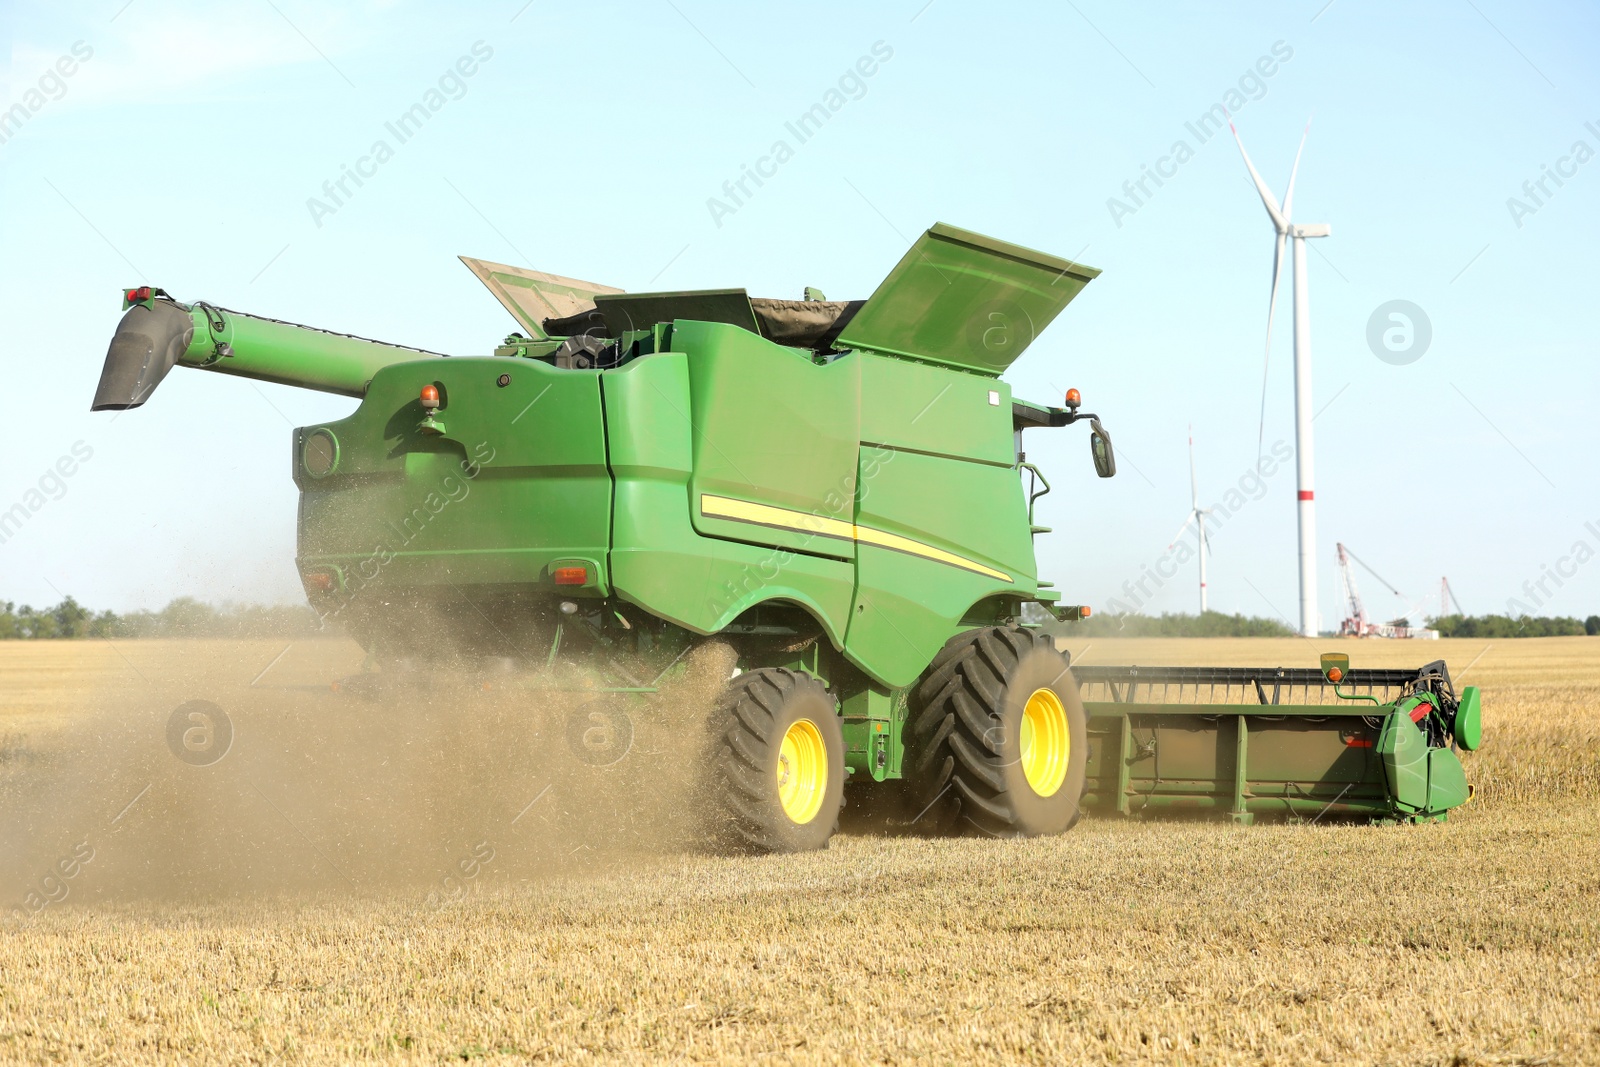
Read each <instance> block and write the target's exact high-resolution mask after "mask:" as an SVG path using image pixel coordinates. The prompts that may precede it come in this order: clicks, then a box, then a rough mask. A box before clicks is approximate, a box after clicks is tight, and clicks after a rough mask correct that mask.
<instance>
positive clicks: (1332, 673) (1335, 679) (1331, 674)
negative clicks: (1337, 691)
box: [1328, 667, 1344, 685]
mask: <svg viewBox="0 0 1600 1067" xmlns="http://www.w3.org/2000/svg"><path fill="white" fill-rule="evenodd" d="M1328 681H1330V682H1332V683H1333V684H1334V685H1338V684H1339V683H1340V682H1342V681H1344V671H1341V670H1340V669H1339V668H1338V667H1329V668H1328Z"/></svg>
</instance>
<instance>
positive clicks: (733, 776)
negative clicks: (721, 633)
mask: <svg viewBox="0 0 1600 1067" xmlns="http://www.w3.org/2000/svg"><path fill="white" fill-rule="evenodd" d="M801 720H807V721H809V722H811V724H812V725H813V726H815V727H816V731H817V736H818V737H819V738H820V740H821V743H822V746H823V750H824V752H825V759H824V760H823V761H822V765H823V766H824V768H825V773H826V778H825V782H824V783H823V785H822V787H821V788H820V789H819V790H817V792H818V793H820V803H819V804H818V805H817V807H816V810H815V813H814V814H812V815H811V816H810V817H809V818H807V819H806V820H805V821H804V822H796V821H795V820H794V819H793V818H791V817H790V816H789V814H788V813H787V812H786V811H785V810H784V807H783V802H782V800H781V799H780V795H779V785H780V781H781V780H782V776H783V775H784V774H785V772H786V770H787V768H786V766H785V765H784V764H783V762H782V755H783V753H782V748H783V740H784V737H785V735H786V734H787V733H788V732H789V729H790V728H791V727H792V726H795V724H796V723H799V722H800V721H801ZM715 761H716V762H715V766H716V788H717V793H718V798H717V799H718V801H719V805H720V808H721V814H722V815H723V819H722V820H721V823H722V826H721V828H722V830H723V831H724V833H723V834H722V836H723V837H724V838H725V843H726V844H728V845H730V846H732V847H733V848H736V849H740V850H743V851H748V852H807V851H811V850H812V849H821V848H827V847H828V839H829V838H830V837H832V836H833V834H834V832H835V831H836V830H837V829H838V828H839V808H840V806H841V804H842V803H843V800H844V779H845V773H844V730H843V727H842V726H841V725H840V722H839V712H838V707H837V705H836V703H835V701H834V699H833V697H832V695H831V694H829V692H828V687H827V686H825V685H824V684H823V683H822V681H821V680H820V679H818V678H817V677H815V676H814V675H811V674H807V673H806V672H804V671H793V670H789V669H787V668H783V667H763V668H761V669H759V670H754V671H748V672H746V673H744V674H741V675H740V676H739V677H737V678H735V679H734V680H733V681H732V682H730V683H729V685H728V688H727V690H726V691H725V692H724V694H723V698H722V700H721V701H720V702H719V704H718V708H717V735H716V753H715Z"/></svg>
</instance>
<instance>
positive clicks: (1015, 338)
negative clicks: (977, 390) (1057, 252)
mask: <svg viewBox="0 0 1600 1067" xmlns="http://www.w3.org/2000/svg"><path fill="white" fill-rule="evenodd" d="M1099 274H1100V271H1099V270H1097V269H1096V268H1094V267H1085V266H1083V265H1081V264H1078V263H1073V262H1072V261H1070V260H1066V259H1060V258H1058V257H1056V256H1050V255H1046V254H1044V253H1043V252H1035V251H1033V250H1032V249H1030V248H1023V247H1022V246H1020V245H1014V244H1007V243H1006V242H1005V241H997V240H995V239H994V238H992V237H985V236H983V235H982V234H977V233H972V232H970V231H968V230H958V229H956V228H955V227H954V226H946V225H945V224H944V223H942V222H941V223H936V224H934V226H933V228H932V229H930V230H929V231H928V232H927V233H925V234H923V235H922V236H921V237H919V238H917V243H916V244H914V245H912V246H911V249H910V251H908V252H907V253H906V254H905V256H904V257H903V258H902V259H901V260H900V262H899V263H898V264H897V265H896V266H895V268H894V270H892V271H890V272H889V276H888V277H887V278H885V279H884V280H883V281H882V282H881V283H880V284H879V285H878V288H877V290H876V291H875V292H874V293H873V294H872V296H871V298H870V299H868V300H867V302H866V304H865V305H864V306H863V307H862V308H861V310H860V311H858V312H856V315H855V317H854V318H853V319H851V320H850V322H849V325H847V326H846V327H845V328H844V330H843V332H842V333H840V335H839V340H838V342H837V343H838V345H839V346H840V347H841V348H870V349H872V350H874V351H877V352H883V353H886V354H889V355H896V356H907V357H910V358H912V359H919V360H927V361H929V362H931V363H942V364H944V365H946V366H950V367H957V368H960V369H961V370H967V371H976V372H978V373H980V374H992V375H998V374H1000V373H1002V372H1003V371H1004V370H1005V369H1006V368H1007V367H1009V366H1011V364H1012V363H1014V362H1016V360H1017V357H1018V356H1020V355H1022V353H1023V352H1024V351H1026V350H1027V347H1028V346H1029V345H1030V344H1032V343H1033V339H1034V338H1035V337H1037V336H1038V335H1039V334H1040V333H1041V332H1042V331H1043V330H1044V328H1045V327H1046V326H1049V325H1050V322H1051V320H1053V319H1054V318H1055V317H1056V316H1057V315H1058V314H1060V313H1061V309H1062V308H1064V307H1066V306H1067V304H1069V303H1070V302H1071V301H1072V298H1073V297H1075V296H1077V295H1078V293H1079V292H1080V291H1081V290H1082V289H1083V287H1084V286H1085V285H1088V284H1089V283H1090V282H1091V281H1093V280H1094V279H1095V278H1096V277H1098V276H1099Z"/></svg>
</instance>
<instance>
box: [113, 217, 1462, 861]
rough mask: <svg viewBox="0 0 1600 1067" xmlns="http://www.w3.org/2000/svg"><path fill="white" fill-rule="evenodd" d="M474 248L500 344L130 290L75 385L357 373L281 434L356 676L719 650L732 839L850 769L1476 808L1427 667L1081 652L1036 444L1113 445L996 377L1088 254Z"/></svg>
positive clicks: (1157, 798) (990, 815)
mask: <svg viewBox="0 0 1600 1067" xmlns="http://www.w3.org/2000/svg"><path fill="white" fill-rule="evenodd" d="M463 261H464V262H465V263H466V264H467V266H468V267H469V268H471V269H472V270H473V271H474V273H475V274H477V275H478V277H479V278H480V279H481V280H482V281H483V282H484V283H485V284H486V285H487V286H488V287H489V289H490V290H491V291H492V292H493V293H494V294H495V296H496V297H497V298H498V299H499V300H500V301H501V303H502V304H503V305H504V306H505V308H506V309H507V310H508V311H509V312H510V313H511V314H512V315H513V316H514V317H515V318H516V320H517V321H518V323H519V324H520V327H521V330H520V332H518V333H514V334H512V335H511V336H510V337H508V338H506V340H505V343H504V344H502V345H500V346H499V347H497V348H495V349H494V352H493V354H492V355H486V356H473V357H451V358H445V357H443V356H441V355H440V354H439V353H433V352H426V351H422V350H419V349H414V348H406V347H402V346H398V345H390V344H381V343H378V342H375V341H369V340H365V339H362V338H358V337H352V336H349V335H345V334H339V333H331V332H327V331H322V330H315V329H310V328H307V327H304V326H297V325H293V324H290V323H285V322H279V321H276V320H272V319H265V318H260V317H256V316H251V315H245V314H241V313H239V312H235V311H230V310H227V309H225V308H220V307H216V306H213V305H210V304H206V303H202V302H197V303H195V304H193V305H185V304H180V303H178V302H176V301H175V300H173V299H172V298H170V297H169V296H168V295H167V294H166V293H164V292H163V291H161V290H159V289H153V288H150V287H148V286H144V287H140V288H137V289H131V290H127V291H126V292H125V293H124V308H125V314H124V315H123V318H122V321H121V323H120V325H119V326H118V328H117V331H116V335H115V336H114V338H113V339H112V342H111V347H110V351H109V352H108V354H107V356H106V363H105V369H104V372H103V374H102V377H101V380H100V385H99V389H98V391H97V393H96V395H95V400H94V410H97V411H99V410H107V409H111V410H120V409H125V408H130V407H137V406H139V405H141V404H143V403H144V402H145V401H146V400H147V399H148V398H149V397H150V395H151V393H152V392H153V391H154V389H155V388H156V386H157V385H158V384H159V383H160V382H161V380H162V379H163V378H164V377H165V375H166V374H167V372H168V371H169V370H170V369H171V368H172V367H174V366H179V365H182V366H188V367H198V368H201V369H205V370H211V371H217V372H220V373H223V374H236V375H241V376H244V377H248V378H255V379H259V380H262V381H269V382H278V383H281V384H286V385H296V386H302V387H304V388H308V389H317V390H321V391H324V392H330V393H338V394H342V395H345V396H350V397H357V398H360V404H359V405H358V406H357V408H356V410H355V411H354V412H353V413H352V414H351V415H350V416H349V417H348V418H345V419H342V420H339V421H336V422H330V423H326V424H323V425H317V426H307V427H303V428H301V429H298V430H296V431H295V435H294V450H293V475H294V480H295V483H296V485H298V486H299V488H300V491H301V499H300V514H299V552H298V557H297V564H298V567H299V571H300V575H301V578H302V581H303V584H304V587H305V591H306V595H307V597H308V598H309V600H310V603H311V605H312V606H313V607H314V608H315V609H316V610H317V611H318V612H320V613H321V614H322V615H323V616H324V617H325V618H334V619H337V620H339V621H340V622H341V623H343V624H344V626H345V628H346V630H347V632H349V633H350V634H352V635H353V636H354V637H355V638H356V639H357V640H359V641H360V642H361V643H362V644H363V646H364V647H365V648H366V649H367V650H368V652H369V654H370V662H371V663H373V664H375V665H377V667H378V668H381V669H379V671H378V673H379V674H383V675H401V676H404V675H405V674H407V673H408V672H409V673H416V672H427V671H429V670H434V669H440V670H442V669H445V668H446V667H448V668H449V669H450V670H456V671H459V670H460V669H462V665H463V664H465V665H467V667H468V669H471V668H472V667H473V665H477V667H478V668H480V669H484V670H488V669H490V668H491V666H492V667H493V669H496V670H499V671H502V672H503V671H505V670H506V669H507V668H508V667H509V668H510V669H511V670H512V671H513V672H514V674H513V676H514V677H516V678H518V679H520V680H521V684H524V685H526V686H528V687H529V688H531V689H546V690H557V691H564V690H567V689H571V690H573V691H575V695H574V696H573V701H574V702H575V703H576V702H578V701H579V700H581V699H587V697H580V696H579V695H576V693H577V692H581V693H583V694H587V695H588V697H592V696H593V695H594V694H596V693H611V694H618V695H619V696H620V697H629V696H631V697H633V698H635V699H636V703H635V705H634V706H635V708H636V714H638V713H648V708H649V704H648V700H647V699H646V700H644V701H643V702H642V703H639V702H638V700H637V698H640V697H644V696H647V695H648V694H650V693H652V692H654V691H656V690H657V688H658V686H659V685H660V684H661V682H662V679H663V678H666V677H668V676H669V675H670V674H671V671H672V670H673V666H674V664H675V663H678V662H679V661H680V660H681V659H682V657H683V656H684V655H685V654H686V653H687V652H688V651H689V650H690V649H692V648H693V647H695V646H696V645H698V644H700V643H702V642H704V641H707V640H712V639H713V638H714V639H715V640H718V641H722V642H726V643H727V644H729V645H731V646H732V648H733V649H734V650H735V652H736V653H737V657H738V660H737V668H736V669H735V670H734V671H733V677H732V678H730V679H729V680H728V681H727V684H726V689H725V692H724V695H723V697H722V699H721V700H720V701H718V702H717V703H716V705H715V706H714V707H708V708H707V709H706V721H707V723H708V726H709V737H710V738H711V745H710V747H711V748H712V749H713V750H714V755H713V757H712V759H711V760H710V761H709V762H710V766H709V768H708V770H709V773H710V776H711V781H710V787H711V790H712V793H711V795H712V797H713V798H714V804H713V805H711V807H712V809H713V811H714V814H715V819H714V822H715V823H716V825H717V832H718V835H719V837H721V838H722V839H724V840H726V841H728V842H731V843H733V844H735V845H737V846H739V847H744V848H750V849H754V850H770V851H793V850H800V849H812V848H821V847H824V846H825V845H826V844H827V842H828V839H829V837H830V835H831V834H832V833H833V832H834V830H835V828H836V827H837V820H838V814H839V811H840V808H841V806H842V804H843V799H844V790H845V786H846V784H847V783H849V784H850V785H851V788H852V794H853V795H855V793H856V791H857V790H869V791H870V790H877V791H880V792H881V793H882V794H883V795H888V794H890V793H893V794H895V795H896V796H897V797H899V798H901V801H902V803H903V804H904V809H905V812H906V816H905V819H906V821H909V822H912V823H915V824H916V825H917V826H918V827H919V828H928V829H932V830H938V831H949V832H954V831H957V830H970V831H978V832H982V833H985V834H993V835H1035V834H1054V833H1059V832H1061V831H1064V830H1066V829H1067V828H1068V827H1070V826H1072V825H1073V823H1074V822H1076V821H1077V819H1078V817H1079V813H1080V811H1081V810H1083V809H1084V808H1103V809H1105V810H1107V811H1118V812H1127V813H1136V812H1142V811H1147V810H1148V811H1161V810H1174V809H1180V810H1181V809H1194V810H1215V811H1219V812H1221V811H1226V812H1228V813H1230V814H1231V815H1232V816H1233V817H1235V818H1236V819H1240V820H1244V821H1249V820H1250V819H1252V818H1253V817H1254V816H1256V815H1294V816H1310V817H1313V818H1317V817H1321V816H1322V815H1323V814H1325V813H1326V814H1335V815H1357V816H1367V817H1372V818H1378V819H1409V820H1415V819H1436V818H1443V817H1444V813H1445V812H1446V811H1448V810H1449V809H1450V808H1451V807H1453V806H1455V805H1458V804H1460V803H1462V802H1464V801H1465V800H1466V799H1467V798H1468V796H1469V790H1468V788H1467V786H1466V782H1465V776H1464V773H1463V771H1462V767H1461V764H1460V761H1459V760H1458V759H1457V757H1456V753H1455V750H1456V748H1458V747H1459V748H1466V749H1471V748H1473V747H1475V746H1476V744H1477V741H1478V726H1477V723H1478V697H1477V693H1476V691H1475V690H1473V689H1470V688H1469V689H1466V690H1464V691H1463V693H1462V694H1461V695H1460V696H1459V698H1458V696H1457V694H1456V693H1455V692H1454V690H1453V689H1452V688H1451V685H1450V681H1449V677H1448V674H1447V673H1446V672H1445V670H1444V667H1443V665H1442V664H1434V665H1430V666H1429V667H1425V668H1423V669H1422V670H1420V671H1410V672H1394V671H1377V672H1373V671H1367V672H1362V671H1356V672H1349V671H1348V666H1347V665H1343V666H1341V665H1338V664H1331V665H1329V664H1325V665H1324V668H1325V669H1323V670H1320V671H1318V670H1311V671H1307V670H1300V671H1294V670H1262V671H1243V672H1241V671H1238V670H1221V669H1206V670H1195V669H1189V668H1165V669H1154V668H1132V667H1080V668H1078V669H1077V670H1076V671H1074V670H1072V669H1070V666H1069V661H1068V657H1067V655H1066V653H1065V650H1064V644H1065V638H1066V636H1067V635H1068V634H1070V632H1071V631H1070V628H1071V625H1072V623H1073V621H1074V620H1077V619H1080V618H1082V617H1084V616H1087V615H1088V614H1089V609H1088V608H1087V607H1080V606H1072V605H1064V604H1062V603H1060V595H1059V593H1058V592H1057V591H1056V590H1055V588H1054V586H1053V585H1052V583H1050V582H1047V581H1042V580H1040V578H1039V575H1038V573H1037V566H1036V563H1035V555H1034V539H1035V538H1036V537H1037V536H1038V535H1040V534H1043V533H1046V532H1048V531H1047V530H1046V529H1045V528H1044V527H1041V526H1038V525H1036V524H1035V522H1034V506H1035V504H1036V502H1037V500H1038V499H1039V497H1041V496H1043V495H1044V494H1045V493H1047V492H1049V488H1050V487H1049V483H1048V481H1046V480H1045V478H1044V476H1043V474H1042V473H1041V472H1040V471H1039V470H1038V469H1037V468H1035V467H1034V466H1033V465H1032V464H1030V463H1029V462H1027V459H1026V456H1025V454H1024V452H1023V448H1022V434H1023V431H1025V430H1029V429H1042V428H1046V427H1049V428H1060V427H1067V426H1072V425H1074V424H1076V423H1079V422H1084V421H1087V423H1088V424H1089V427H1090V430H1089V441H1090V445H1091V454H1092V458H1093V463H1094V468H1095V470H1096V472H1097V473H1098V474H1099V475H1100V477H1102V478H1109V477H1111V476H1112V475H1113V474H1114V473H1115V460H1114V458H1113V454H1112V448H1111V440H1110V436H1109V435H1108V434H1107V432H1106V430H1105V429H1104V427H1103V426H1102V425H1101V424H1100V421H1099V419H1098V418H1097V417H1096V416H1094V415H1092V414H1089V413H1087V412H1085V411H1082V410H1081V408H1080V402H1079V397H1078V394H1077V392H1076V391H1075V390H1073V391H1069V392H1068V394H1067V395H1066V397H1065V402H1064V403H1063V404H1062V406H1059V407H1057V406H1047V405H1042V404H1036V403H1032V402H1029V401H1026V400H1021V399H1017V398H1015V397H1013V396H1012V395H1011V389H1010V387H1009V386H1008V385H1007V384H1006V383H1005V382H1004V381H1002V380H1001V379H1000V375H1001V374H1002V373H1003V372H1004V371H1005V370H1006V369H1007V368H1008V367H1009V366H1010V365H1011V364H1012V363H1013V362H1014V361H1015V360H1016V359H1017V358H1018V357H1019V356H1020V355H1021V354H1022V353H1023V351H1024V350H1025V349H1026V348H1027V347H1028V345H1029V344H1030V343H1031V342H1032V341H1033V340H1034V338H1035V337H1036V336H1037V334H1038V333H1039V332H1040V331H1042V330H1043V329H1045V328H1046V327H1047V326H1048V325H1049V324H1050V322H1051V321H1052V320H1053V319H1054V318H1055V317H1056V315H1057V314H1059V313H1060V312H1061V310H1062V309H1063V308H1065V307H1066V305H1067V304H1068V303H1070V302H1071V301H1072V299H1073V298H1074V297H1075V296H1077V295H1078V293H1079V292H1080V291H1081V290H1082V289H1083V287H1084V286H1085V285H1087V284H1088V283H1089V282H1090V281H1091V280H1093V279H1094V278H1095V277H1096V276H1097V275H1098V273H1099V272H1098V271H1097V270H1095V269H1094V268H1092V267H1085V266H1082V265H1080V264H1077V263H1072V262H1069V261H1068V260H1064V259H1058V258H1056V257H1054V256H1049V255H1044V254H1042V253H1039V252H1034V251H1031V250H1029V249H1026V248H1021V247H1019V246H1016V245H1012V244H1007V243H1005V242H1002V241H997V240H994V239H991V238H988V237H983V236H981V235H979V234H975V233H969V232H966V231H963V230H958V229H955V228H953V227H949V226H945V225H936V226H934V227H933V228H932V229H930V230H928V231H927V232H926V233H925V234H923V235H922V236H921V237H920V238H919V239H918V240H917V242H916V244H915V245H914V246H913V247H912V248H911V249H910V251H908V252H907V253H906V255H905V257H904V258H903V259H901V261H900V262H899V264H898V265H897V266H896V267H895V268H894V270H893V271H892V272H891V273H890V274H889V276H888V277H887V278H885V279H884V281H883V282H882V284H880V285H879V286H878V288H877V290H876V291H875V292H874V293H873V294H872V296H871V297H869V298H868V299H867V300H864V301H849V302H833V301H828V300H825V299H822V298H821V297H820V294H815V293H814V292H813V291H812V290H809V289H808V290H807V291H806V296H807V298H808V299H805V300H766V299H753V298H751V297H750V296H748V295H747V294H746V293H745V292H744V290H742V289H717V290H702V291H690V292H665V293H625V292H622V291H621V290H618V289H613V288H609V287H606V286H601V285H595V284H591V283H588V282H582V281H576V280H574V279H571V278H563V277H559V276H556V275H550V274H543V273H538V272H534V271H529V270H523V269H519V268H514V267H507V266H502V265H498V264H493V263H486V262H482V261H478V260H468V259H464V260H463ZM813 297H814V298H813ZM1036 619H1038V620H1048V621H1045V622H1043V623H1038V622H1034V621H1032V620H1036ZM1075 675H1076V677H1075ZM575 678H576V679H578V681H577V682H574V681H573V680H574V679H575ZM1080 686H1084V687H1087V695H1088V696H1090V697H1091V698H1092V699H1090V700H1089V701H1088V702H1087V703H1085V702H1084V700H1083V699H1082V697H1081V696H1080ZM1219 686H1220V687H1221V689H1222V691H1223V700H1222V702H1217V701H1216V693H1217V690H1218V688H1219ZM1202 689H1206V690H1207V692H1206V693H1202V692H1201V691H1200V690H1202ZM1229 693H1232V694H1235V695H1236V696H1237V697H1238V699H1237V700H1236V701H1235V702H1232V703H1230V702H1228V700H1229V699H1230V698H1229V696H1228V694H1229ZM1185 694H1187V695H1185ZM1284 697H1290V698H1292V699H1294V700H1295V701H1296V702H1295V703H1290V702H1289V701H1288V700H1284V699H1281V698H1284ZM1313 697H1314V699H1313ZM1329 701H1331V703H1329ZM586 706H587V705H586ZM641 707H642V708H644V709H645V711H644V712H639V711H637V709H638V708H641ZM863 799H870V796H864V797H863Z"/></svg>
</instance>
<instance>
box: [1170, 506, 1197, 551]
mask: <svg viewBox="0 0 1600 1067" xmlns="http://www.w3.org/2000/svg"><path fill="white" fill-rule="evenodd" d="M1193 525H1194V512H1192V511H1191V512H1189V517H1188V518H1187V519H1184V520H1183V525H1182V526H1180V527H1178V532H1177V533H1175V534H1173V535H1172V540H1171V541H1168V542H1167V549H1168V551H1170V550H1171V549H1172V546H1173V545H1175V544H1177V543H1178V539H1179V538H1180V537H1182V536H1183V532H1184V531H1185V530H1187V529H1188V528H1189V527H1190V526H1193Z"/></svg>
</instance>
